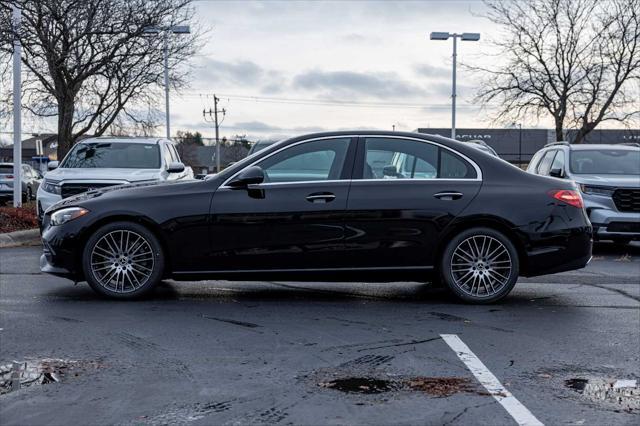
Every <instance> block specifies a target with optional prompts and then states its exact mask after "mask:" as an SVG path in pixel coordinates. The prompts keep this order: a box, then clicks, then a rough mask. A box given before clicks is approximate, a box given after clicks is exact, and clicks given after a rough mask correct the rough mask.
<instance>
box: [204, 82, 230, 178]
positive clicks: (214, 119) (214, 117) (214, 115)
mask: <svg viewBox="0 0 640 426" xmlns="http://www.w3.org/2000/svg"><path fill="white" fill-rule="evenodd" d="M218 102H220V98H219V97H217V96H216V95H215V94H214V95H213V111H212V110H211V108H209V111H207V110H202V117H203V118H204V121H206V122H207V123H214V126H215V129H216V173H220V170H221V168H220V124H222V121H224V117H225V116H226V114H227V110H226V109H224V108H222V109H221V110H220V112H221V113H222V121H218ZM207 115H209V119H208V120H207Z"/></svg>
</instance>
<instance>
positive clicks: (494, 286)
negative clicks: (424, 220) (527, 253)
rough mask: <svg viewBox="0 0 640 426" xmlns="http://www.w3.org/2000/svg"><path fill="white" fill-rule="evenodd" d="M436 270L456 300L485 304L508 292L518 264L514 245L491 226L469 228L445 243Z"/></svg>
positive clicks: (504, 295) (514, 278)
mask: <svg viewBox="0 0 640 426" xmlns="http://www.w3.org/2000/svg"><path fill="white" fill-rule="evenodd" d="M483 244H484V245H483ZM440 271H441V275H442V279H443V281H444V283H445V284H446V285H447V287H448V288H449V290H450V291H451V292H452V293H453V294H454V295H455V296H456V297H457V298H458V299H460V300H462V301H463V302H467V303H473V304H486V303H493V302H497V301H499V300H501V299H503V298H505V297H506V296H507V295H508V294H509V293H510V292H511V290H512V289H513V287H514V286H515V284H516V281H517V280H518V274H519V271H520V263H519V259H518V252H517V250H516V248H515V246H514V245H513V243H512V242H511V241H510V240H509V239H508V238H507V237H506V236H505V235H504V234H502V233H501V232H498V231H496V230H494V229H491V228H471V229H467V230H465V231H462V232H461V233H460V234H458V235H456V236H455V237H454V238H453V239H452V240H451V241H450V242H449V244H448V245H447V247H446V248H445V250H444V252H443V255H442V259H441V264H440Z"/></svg>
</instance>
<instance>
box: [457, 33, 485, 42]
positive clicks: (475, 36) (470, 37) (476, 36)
mask: <svg viewBox="0 0 640 426" xmlns="http://www.w3.org/2000/svg"><path fill="white" fill-rule="evenodd" d="M461 38H462V41H478V40H480V33H462V37H461Z"/></svg>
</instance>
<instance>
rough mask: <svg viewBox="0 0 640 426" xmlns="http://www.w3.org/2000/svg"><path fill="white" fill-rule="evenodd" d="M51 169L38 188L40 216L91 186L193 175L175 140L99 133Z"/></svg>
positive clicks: (175, 178) (89, 188)
mask: <svg viewBox="0 0 640 426" xmlns="http://www.w3.org/2000/svg"><path fill="white" fill-rule="evenodd" d="M49 169H50V170H51V171H49V172H48V173H47V174H46V176H45V179H44V182H43V184H42V186H41V187H40V189H39V190H38V193H37V194H38V197H37V199H38V216H39V217H40V218H41V217H42V215H43V214H44V212H45V211H46V210H47V209H48V208H49V207H51V206H52V205H54V204H55V203H57V202H59V201H60V200H62V199H65V198H68V197H71V196H73V195H77V194H80V193H83V192H85V191H89V190H95V189H98V188H104V187H108V186H115V185H127V184H131V183H139V182H155V181H171V180H180V179H190V178H193V172H192V171H191V170H190V169H186V168H185V166H184V164H182V162H181V161H180V156H179V155H178V152H177V151H176V149H175V146H174V144H173V142H171V141H170V140H168V139H158V138H126V137H125V138H123V137H98V138H89V139H84V140H82V141H81V142H79V143H77V144H76V145H75V146H74V147H73V148H72V149H71V151H69V153H68V154H67V156H66V157H65V158H64V160H62V162H61V163H60V164H59V165H58V162H57V161H52V162H50V163H49ZM190 173H191V174H190Z"/></svg>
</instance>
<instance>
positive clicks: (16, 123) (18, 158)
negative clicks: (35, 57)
mask: <svg viewBox="0 0 640 426" xmlns="http://www.w3.org/2000/svg"><path fill="white" fill-rule="evenodd" d="M20 20H21V10H20V9H19V8H18V6H16V5H15V4H14V5H13V31H14V33H15V34H14V36H13V207H21V206H22V134H21V133H22V115H21V111H20V107H21V105H20V103H21V95H22V92H21V90H22V88H21V81H22V80H21V72H22V66H21V62H20V61H21V60H22V58H21V56H22V46H21V45H20V40H19V39H18V31H20ZM27 201H29V200H27Z"/></svg>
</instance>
